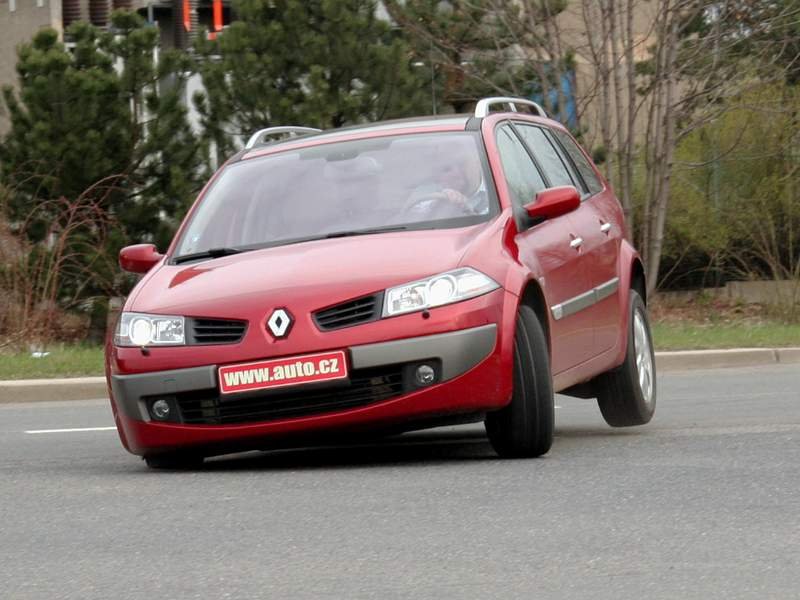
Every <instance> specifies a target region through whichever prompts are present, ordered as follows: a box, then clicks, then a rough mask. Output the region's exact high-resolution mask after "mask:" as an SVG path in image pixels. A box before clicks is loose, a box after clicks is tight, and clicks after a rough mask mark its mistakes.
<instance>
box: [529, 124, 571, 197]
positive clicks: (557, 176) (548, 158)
mask: <svg viewBox="0 0 800 600" xmlns="http://www.w3.org/2000/svg"><path fill="white" fill-rule="evenodd" d="M516 126H517V129H518V130H519V132H520V135H522V139H523V140H525V143H526V144H528V148H530V149H531V151H532V152H533V155H534V156H535V157H536V159H537V160H538V161H539V164H540V165H542V168H543V169H544V172H545V173H546V174H547V178H548V179H549V180H550V183H551V185H553V186H559V185H575V182H574V181H573V180H572V177H571V176H570V174H569V171H568V170H567V166H566V165H565V164H564V163H563V162H562V160H561V157H560V156H559V155H558V152H557V151H556V149H555V148H554V147H553V144H551V143H550V140H548V139H547V136H546V135H545V133H544V131H542V130H541V129H540V128H539V127H535V126H533V125H523V124H522V123H517V124H516Z"/></svg>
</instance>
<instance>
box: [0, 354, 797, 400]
mask: <svg viewBox="0 0 800 600" xmlns="http://www.w3.org/2000/svg"><path fill="white" fill-rule="evenodd" d="M776 364H800V347H798V348H736V349H733V350H683V351H679V352H656V368H657V369H658V371H659V372H661V373H667V372H673V371H695V370H699V369H725V368H736V367H739V368H741V367H760V366H763V365H776ZM105 398H108V388H107V386H106V378H105V377H75V378H69V379H20V380H16V381H0V404H10V403H16V402H45V401H61V400H96V399H105Z"/></svg>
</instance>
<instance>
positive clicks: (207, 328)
mask: <svg viewBox="0 0 800 600" xmlns="http://www.w3.org/2000/svg"><path fill="white" fill-rule="evenodd" d="M187 321H188V322H187V327H186V332H187V343H189V344H235V343H237V342H240V341H241V340H242V338H243V337H244V332H245V330H247V321H234V320H231V319H197V318H191V319H187Z"/></svg>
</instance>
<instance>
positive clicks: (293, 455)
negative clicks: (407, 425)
mask: <svg viewBox="0 0 800 600" xmlns="http://www.w3.org/2000/svg"><path fill="white" fill-rule="evenodd" d="M487 460H488V461H493V460H500V459H499V458H498V457H497V455H496V454H495V452H494V450H493V449H492V447H491V445H490V444H489V440H488V439H487V438H486V434H485V433H484V432H483V431H482V430H475V431H453V432H450V431H447V432H418V433H415V434H411V435H398V436H392V437H387V438H380V439H375V438H372V439H365V440H363V441H360V442H359V443H354V444H337V445H329V446H312V447H303V448H288V449H275V450H265V451H262V452H247V453H242V454H235V455H227V456H219V457H215V458H210V459H207V460H206V462H205V463H204V465H203V467H202V470H203V471H239V470H289V469H292V470H296V469H302V470H309V469H328V468H342V469H346V468H365V467H366V468H370V467H385V466H430V465H431V464H437V463H448V464H449V463H453V462H474V461H487Z"/></svg>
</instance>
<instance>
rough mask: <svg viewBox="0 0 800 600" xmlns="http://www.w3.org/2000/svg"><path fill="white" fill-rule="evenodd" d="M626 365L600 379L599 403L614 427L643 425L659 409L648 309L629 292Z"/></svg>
mask: <svg viewBox="0 0 800 600" xmlns="http://www.w3.org/2000/svg"><path fill="white" fill-rule="evenodd" d="M628 304H629V306H630V308H629V311H628V350H627V352H626V353H625V362H623V363H622V365H621V366H620V367H618V368H616V369H614V370H613V371H608V372H607V373H603V374H602V375H600V377H598V378H597V380H596V381H597V383H596V392H597V404H598V405H599V406H600V412H601V413H602V414H603V418H604V419H605V420H606V423H608V424H609V425H611V426H612V427H629V426H631V425H644V424H645V423H648V422H649V421H650V419H652V418H653V413H655V410H656V361H655V354H654V352H653V337H652V335H651V334H650V324H649V321H648V318H647V308H646V307H645V305H644V301H643V300H642V298H641V296H639V294H638V293H637V292H636V291H635V290H631V291H630V301H629V303H628Z"/></svg>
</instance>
